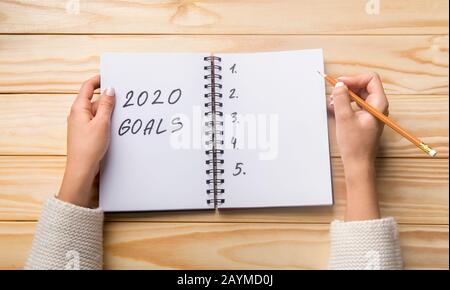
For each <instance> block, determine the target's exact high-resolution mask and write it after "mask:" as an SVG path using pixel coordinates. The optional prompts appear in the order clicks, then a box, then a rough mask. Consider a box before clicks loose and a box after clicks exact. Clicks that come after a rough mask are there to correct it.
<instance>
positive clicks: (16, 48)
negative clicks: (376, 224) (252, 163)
mask: <svg viewBox="0 0 450 290" xmlns="http://www.w3.org/2000/svg"><path fill="white" fill-rule="evenodd" d="M77 3H79V4H80V5H79V7H78V5H77ZM367 3H368V4H367ZM377 3H380V4H381V6H380V11H379V13H378V11H377V7H376V6H377ZM366 4H367V5H366ZM370 4H374V5H370ZM448 6H449V4H448V0H408V1H407V0H396V1H388V0H380V1H379V2H377V0H367V1H365V0H348V1H334V0H321V1H295V0H261V1H256V0H253V1H250V0H247V1H245V0H235V1H226V0H220V1H212V0H211V1H206V0H205V1H194V0H186V1H181V0H180V1H163V0H151V1H144V0H139V1H138V0H133V1H107V0H92V1H88V0H81V1H79V2H78V1H77V0H67V1H56V0H55V1H53V0H52V1H34V0H10V1H1V2H0V268H3V269H17V268H22V267H23V265H24V262H25V260H26V257H27V254H28V251H29V250H30V245H31V241H32V238H33V232H34V229H35V226H36V221H37V219H38V216H39V212H40V209H41V205H42V202H43V201H44V200H45V199H46V198H47V197H49V196H51V195H54V194H55V193H56V192H57V191H58V187H59V184H60V181H61V177H62V174H63V170H64V164H65V154H66V141H65V140H66V116H67V113H68V109H69V107H70V105H71V103H72V101H73V99H74V97H75V95H76V92H77V90H78V88H79V86H80V83H81V82H82V81H83V80H85V79H87V78H88V77H90V76H92V75H94V74H96V73H98V68H99V67H98V65H99V55H100V54H101V53H102V52H105V51H120V52H125V51H127V52H165V51H170V52H173V51H180V52H198V51H213V52H235V51H240V52H243V51H272V50H292V49H304V48H318V47H322V48H324V51H325V58H326V70H327V71H328V73H330V74H331V75H334V76H339V75H350V74H356V73H362V72H367V71H377V72H379V73H380V74H381V75H382V77H383V81H384V84H385V87H386V90H387V92H388V94H389V100H390V103H391V108H390V111H391V116H392V117H393V118H394V119H396V120H398V122H399V123H400V124H402V125H404V126H405V127H406V128H409V129H410V130H412V131H413V132H414V133H415V134H417V135H418V136H420V137H423V139H424V140H425V141H426V142H427V143H429V144H430V145H432V146H433V147H435V148H436V149H438V150H439V152H440V154H439V157H438V158H434V159H430V158H427V156H425V155H424V154H423V153H422V152H420V151H419V150H417V149H416V148H415V147H414V146H412V145H411V144H409V143H408V142H407V141H405V140H404V139H402V138H400V137H399V136H398V135H396V134H394V133H393V132H392V131H390V130H389V129H386V130H385V133H384V136H383V141H382V146H381V147H382V148H381V151H380V153H379V158H378V161H377V166H378V186H379V193H380V200H381V201H380V202H381V207H382V212H383V215H386V216H394V217H395V218H397V220H398V222H399V223H400V231H401V243H402V247H403V255H404V260H405V265H406V267H407V268H420V269H423V268H445V269H448V267H449V252H448V247H449V244H448V242H449V239H448V213H449V212H448V197H449V195H448V190H449V186H448V184H449V183H448V181H449V178H448V152H449V150H448V141H449V139H448V110H449V108H448V105H449V98H448V94H449V83H448V81H449V75H448V62H449V52H448V41H449V36H448V33H449V28H448V24H449V22H448V20H449V19H448V8H449V7H448ZM330 127H331V131H332V132H331V135H332V136H333V135H334V122H333V120H332V119H330ZM332 156H333V160H332V165H333V175H334V188H335V197H336V205H335V206H334V207H327V208H294V209H259V210H233V211H226V212H220V213H208V212H176V213H169V212H167V213H147V214H128V215H114V216H113V215H110V216H107V222H106V226H105V267H106V268H113V269H116V268H155V269H160V268H172V269H173V268H175V269H187V268H195V269H198V268H225V269H228V268H245V269H260V268H275V269H287V268H295V269H297V268H299V269H316V268H326V266H327V259H328V251H329V250H328V246H329V235H328V229H329V223H330V221H331V220H333V219H335V218H341V217H342V216H343V210H344V206H345V185H344V180H343V170H342V164H341V161H340V158H339V150H338V148H337V146H336V143H335V140H334V138H332Z"/></svg>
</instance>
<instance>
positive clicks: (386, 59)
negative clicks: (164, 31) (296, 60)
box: [0, 35, 449, 95]
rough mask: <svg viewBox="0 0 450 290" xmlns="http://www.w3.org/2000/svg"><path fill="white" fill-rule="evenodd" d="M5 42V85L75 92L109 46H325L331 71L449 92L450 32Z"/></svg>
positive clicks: (0, 40)
mask: <svg viewBox="0 0 450 290" xmlns="http://www.w3.org/2000/svg"><path fill="white" fill-rule="evenodd" d="M0 47H1V48H2V49H1V50H0V93H36V92H40V93H55V92H63V93H75V92H77V91H78V89H79V86H80V84H81V83H82V82H83V81H84V80H86V79H87V78H89V77H90V76H92V75H94V74H97V73H98V67H99V56H100V55H101V53H103V52H180V51H182V52H210V51H212V52H252V51H253V52H256V51H273V50H293V49H305V48H318V47H321V48H323V49H324V55H325V62H326V70H327V72H328V73H329V74H330V75H333V76H336V77H337V76H340V75H352V74H358V73H363V72H367V71H377V72H378V73H380V74H381V75H382V77H383V82H384V85H385V88H386V90H387V92H388V93H389V94H419V95H420V94H422V95H425V94H426V95H428V94H443V95H448V61H449V54H448V35H444V36H428V35H426V36H402V37H398V36H295V35H294V36H288V35H282V36H280V35H269V36H256V35H245V36H216V35H205V36H198V35H186V36H167V35H156V36H142V35H134V36H128V35H120V36H111V35H96V36H86V35H0ZM375 56H376V57H375Z"/></svg>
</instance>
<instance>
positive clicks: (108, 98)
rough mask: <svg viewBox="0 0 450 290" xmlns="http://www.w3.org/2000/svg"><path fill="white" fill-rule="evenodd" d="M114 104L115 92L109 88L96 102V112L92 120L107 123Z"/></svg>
mask: <svg viewBox="0 0 450 290" xmlns="http://www.w3.org/2000/svg"><path fill="white" fill-rule="evenodd" d="M115 102H116V98H115V91H114V89H113V88H112V87H109V88H107V89H106V90H105V91H104V92H103V94H102V95H101V96H100V99H99V100H98V107H97V112H96V114H95V117H94V118H95V119H101V120H107V121H109V120H110V119H111V115H112V112H113V109H114V104H115Z"/></svg>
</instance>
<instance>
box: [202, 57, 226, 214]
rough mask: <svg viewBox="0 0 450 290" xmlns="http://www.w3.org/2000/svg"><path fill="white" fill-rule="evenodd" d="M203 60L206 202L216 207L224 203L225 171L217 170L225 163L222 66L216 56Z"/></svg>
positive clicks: (220, 60)
mask: <svg viewBox="0 0 450 290" xmlns="http://www.w3.org/2000/svg"><path fill="white" fill-rule="evenodd" d="M203 60H204V61H205V62H207V65H205V66H204V70H205V71H206V72H207V73H206V75H205V76H204V79H205V80H207V81H208V82H207V83H206V84H205V89H206V90H207V93H205V98H206V99H207V101H206V102H205V108H206V112H205V116H206V117H208V118H211V120H210V121H207V122H205V126H206V127H207V128H208V129H207V130H206V131H205V135H206V137H207V140H206V145H207V146H208V149H207V150H206V151H205V153H206V155H207V156H208V158H207V159H206V165H208V166H209V169H207V170H206V174H207V175H208V178H207V179H206V184H207V185H209V186H211V188H209V189H207V190H206V193H207V195H208V199H207V200H206V202H207V203H208V205H213V206H214V207H218V206H220V205H222V204H224V203H225V199H224V198H219V196H220V195H222V194H224V193H225V189H223V188H221V187H222V185H223V184H224V183H225V180H224V179H223V178H220V177H221V176H223V174H224V173H225V170H224V169H223V168H219V167H220V166H222V165H223V164H224V162H225V161H224V160H223V159H222V158H220V156H222V155H223V153H224V150H223V149H222V148H221V146H222V145H223V144H224V141H223V140H222V139H220V137H221V136H223V121H222V120H221V118H222V116H223V113H222V112H221V111H220V108H222V107H223V103H222V102H221V99H222V96H223V95H222V93H221V92H220V91H221V89H222V84H221V83H220V81H221V80H222V75H221V74H220V72H221V71H222V66H221V65H220V64H221V62H222V59H221V58H220V57H217V56H207V57H204V58H203Z"/></svg>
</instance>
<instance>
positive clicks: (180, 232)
mask: <svg viewBox="0 0 450 290" xmlns="http://www.w3.org/2000/svg"><path fill="white" fill-rule="evenodd" d="M34 230H35V223H32V222H27V223H0V269H21V268H23V266H24V264H25V261H26V258H27V255H28V252H29V250H30V247H31V242H32V239H33V233H34ZM328 230H329V227H328V225H304V224H299V225H286V224H208V223H206V224H191V223H123V222H120V223H107V224H106V226H105V236H104V238H105V242H104V247H105V258H104V263H105V268H106V269H325V268H327V264H328V255H329V233H328ZM400 240H401V245H402V250H403V258H404V262H405V267H406V268H407V269H448V267H449V258H448V257H449V251H448V226H430V225H424V226H410V225H403V226H400Z"/></svg>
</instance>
